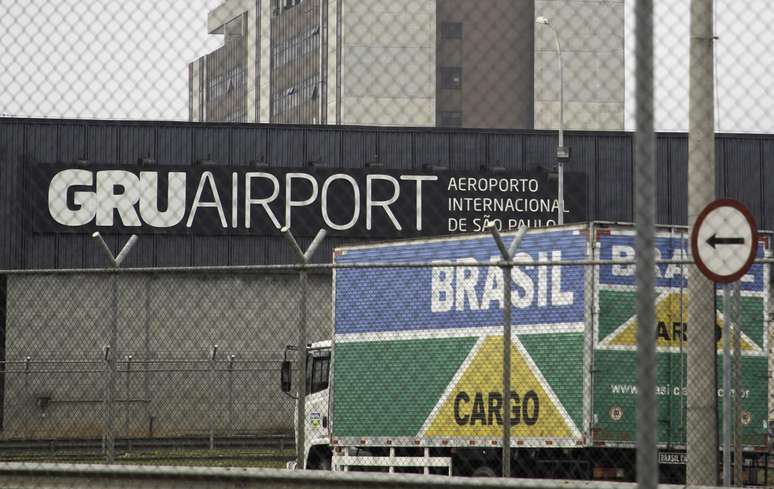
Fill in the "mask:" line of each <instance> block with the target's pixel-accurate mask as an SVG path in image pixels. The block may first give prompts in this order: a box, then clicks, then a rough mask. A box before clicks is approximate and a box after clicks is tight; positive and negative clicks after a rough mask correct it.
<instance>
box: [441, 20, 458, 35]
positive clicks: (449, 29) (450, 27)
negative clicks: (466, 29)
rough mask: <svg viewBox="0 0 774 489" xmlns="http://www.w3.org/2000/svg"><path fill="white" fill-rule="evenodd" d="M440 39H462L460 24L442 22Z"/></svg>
mask: <svg viewBox="0 0 774 489" xmlns="http://www.w3.org/2000/svg"><path fill="white" fill-rule="evenodd" d="M441 39H462V22H442V23H441Z"/></svg>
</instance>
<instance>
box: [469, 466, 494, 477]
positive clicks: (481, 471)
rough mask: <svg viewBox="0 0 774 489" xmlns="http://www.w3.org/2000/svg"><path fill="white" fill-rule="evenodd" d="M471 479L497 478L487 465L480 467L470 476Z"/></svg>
mask: <svg viewBox="0 0 774 489" xmlns="http://www.w3.org/2000/svg"><path fill="white" fill-rule="evenodd" d="M471 475H472V476H473V477H497V473H496V472H495V471H494V469H493V468H492V467H490V466H488V465H480V466H478V467H476V470H474V471H473V474H471Z"/></svg>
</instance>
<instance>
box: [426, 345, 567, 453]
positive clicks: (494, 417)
mask: <svg viewBox="0 0 774 489" xmlns="http://www.w3.org/2000/svg"><path fill="white" fill-rule="evenodd" d="M516 342H518V339H514V343H516ZM474 355H475V356H474V357H473V359H472V360H471V361H470V363H469V364H468V365H467V368H466V369H465V370H464V371H463V373H462V375H461V377H460V378H459V381H458V382H457V384H456V385H455V386H454V387H453V388H452V389H451V391H450V392H449V393H448V396H447V397H446V399H445V401H443V403H442V404H441V406H440V408H439V409H437V410H436V411H435V412H434V413H433V414H431V418H432V421H431V422H430V425H429V426H428V428H427V431H426V432H425V433H426V436H437V437H450V438H451V437H469V436H475V437H493V438H496V437H501V436H502V430H503V428H502V423H503V416H505V415H506V413H510V417H511V425H512V434H513V437H527V438H566V437H570V436H575V437H577V436H579V433H578V431H577V429H576V428H575V427H574V424H573V423H572V421H571V420H570V418H569V416H568V415H567V414H566V412H563V409H562V408H561V404H560V403H559V400H558V399H557V397H556V395H554V394H553V392H552V391H551V389H550V387H549V386H548V385H547V384H546V383H545V380H544V379H543V378H542V375H540V374H539V373H536V371H537V368H536V367H535V366H534V364H532V365H530V364H531V363H532V362H531V360H530V359H529V358H528V354H527V352H526V351H523V350H522V348H517V347H516V346H515V345H514V346H513V347H512V348H511V393H512V394H511V395H512V400H511V406H510V408H509V409H504V406H503V396H502V382H503V381H502V379H503V367H502V365H503V343H502V337H500V336H489V337H485V338H483V339H482V340H481V343H480V348H479V349H478V351H477V352H476V353H475V354H474ZM579 401H580V400H579ZM433 416H434V417H433Z"/></svg>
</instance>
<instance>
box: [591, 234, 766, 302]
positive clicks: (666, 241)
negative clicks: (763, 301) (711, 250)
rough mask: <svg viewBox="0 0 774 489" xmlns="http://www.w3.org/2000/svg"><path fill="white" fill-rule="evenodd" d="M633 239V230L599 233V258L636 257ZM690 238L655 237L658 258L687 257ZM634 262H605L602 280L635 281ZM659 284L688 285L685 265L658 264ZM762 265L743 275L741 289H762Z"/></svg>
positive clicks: (632, 283) (630, 283) (615, 282)
mask: <svg viewBox="0 0 774 489" xmlns="http://www.w3.org/2000/svg"><path fill="white" fill-rule="evenodd" d="M634 240H635V236H634V234H632V233H627V234H617V235H610V236H600V238H599V241H600V258H601V259H602V260H634ZM688 246H689V244H688V238H687V237H685V238H680V237H658V238H656V250H657V256H656V258H657V259H664V260H684V259H686V258H687V257H688ZM758 256H759V257H763V247H762V246H759V247H758ZM634 268H635V267H634V265H603V266H601V267H600V271H599V283H600V284H604V285H626V286H631V287H634V286H635V285H636V278H635V274H634V272H635V270H634ZM657 268H658V273H657V277H656V286H657V287H680V283H681V282H682V286H683V287H686V286H687V284H688V283H687V281H686V277H684V276H683V275H682V273H681V271H686V270H687V268H686V267H681V266H680V265H670V264H660V265H658V266H657ZM762 284H763V265H761V264H756V265H753V267H752V268H750V272H749V273H748V274H747V275H746V276H745V277H744V278H743V279H742V281H741V287H742V290H751V291H762V290H763V285H762Z"/></svg>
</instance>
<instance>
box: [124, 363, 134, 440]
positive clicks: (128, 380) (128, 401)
mask: <svg viewBox="0 0 774 489" xmlns="http://www.w3.org/2000/svg"><path fill="white" fill-rule="evenodd" d="M131 373H132V355H127V356H126V394H125V396H124V402H125V405H126V409H124V436H125V437H126V449H127V450H131V448H132V445H131V442H130V441H129V408H130V406H131V387H132V386H131V382H132V380H131V377H130V375H131Z"/></svg>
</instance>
